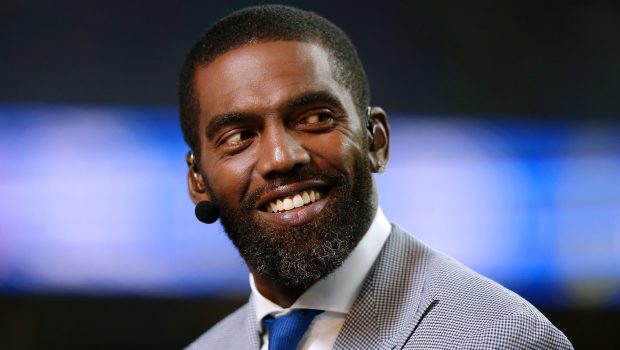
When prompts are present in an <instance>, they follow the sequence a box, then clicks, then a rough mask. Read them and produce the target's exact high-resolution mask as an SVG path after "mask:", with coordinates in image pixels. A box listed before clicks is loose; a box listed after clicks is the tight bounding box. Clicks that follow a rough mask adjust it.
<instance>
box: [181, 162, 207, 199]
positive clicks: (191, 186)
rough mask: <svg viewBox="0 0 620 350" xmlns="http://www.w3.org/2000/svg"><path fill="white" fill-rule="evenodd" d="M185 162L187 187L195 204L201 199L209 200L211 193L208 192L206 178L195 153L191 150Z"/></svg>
mask: <svg viewBox="0 0 620 350" xmlns="http://www.w3.org/2000/svg"><path fill="white" fill-rule="evenodd" d="M185 162H186V164H187V168H188V169H187V189H188V192H189V197H190V198H191V199H192V202H194V204H197V203H198V202H200V201H205V200H209V194H208V193H207V186H206V185H205V181H204V178H203V177H202V174H201V173H200V171H199V170H198V164H197V163H196V161H195V159H194V154H193V153H192V152H191V151H190V152H187V154H186V155H185Z"/></svg>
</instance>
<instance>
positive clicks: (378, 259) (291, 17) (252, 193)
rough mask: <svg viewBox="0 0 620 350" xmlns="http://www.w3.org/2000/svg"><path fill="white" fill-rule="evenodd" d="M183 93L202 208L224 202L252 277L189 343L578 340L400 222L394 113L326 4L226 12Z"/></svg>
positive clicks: (519, 345)
mask: <svg viewBox="0 0 620 350" xmlns="http://www.w3.org/2000/svg"><path fill="white" fill-rule="evenodd" d="M179 97H180V112H181V125H182V128H183V132H184V136H185V139H186V141H187V143H188V145H189V146H190V147H191V149H192V153H191V154H190V156H189V157H188V165H189V166H190V170H189V173H188V183H189V192H190V196H191V198H192V200H193V202H194V203H195V204H197V216H198V217H199V218H201V219H202V220H206V221H213V219H214V217H210V218H209V217H207V218H205V216H209V215H210V214H212V212H210V209H212V208H215V207H217V208H219V211H220V212H221V217H220V219H221V223H222V225H223V226H224V228H225V230H226V232H227V234H228V236H229V237H230V239H231V240H232V242H233V243H234V245H235V246H236V247H237V249H238V250H239V253H240V254H241V256H242V257H243V259H244V260H245V262H246V264H247V266H248V268H249V270H250V285H251V288H252V295H251V297H250V300H249V302H248V303H247V304H246V305H244V306H243V307H241V308H240V309H239V310H237V311H236V312H234V313H233V314H231V315H230V316H228V317H227V318H226V319H224V320H223V321H221V322H220V323H218V324H217V325H216V326H214V327H213V328H212V329H211V330H210V331H208V332H207V333H205V334H204V335H202V336H201V337H200V338H199V339H197V340H196V341H195V342H194V343H193V344H191V345H190V347H189V348H190V349H295V348H301V349H331V348H336V349H396V348H398V349H402V348H408V349H428V348H441V349H448V348H450V349H474V348H476V349H478V348H502V349H504V348H508V349H526V348H527V349H529V348H531V349H541V348H544V349H570V348H572V347H571V345H570V343H569V342H568V340H567V339H566V338H565V337H564V335H563V334H562V333H561V332H560V331H559V330H557V329H556V328H555V327H554V326H553V325H552V324H551V323H550V322H549V321H548V320H547V319H546V318H545V317H544V316H543V315H542V314H540V313H539V312H538V311H537V310H536V309H535V308H534V307H533V306H531V305H530V304H529V303H528V302H526V301H525V300H523V299H521V298H520V297H519V296H517V295H516V294H514V293H512V292H510V291H508V290H506V289H504V288H503V287H501V286H500V285H498V284H496V283H494V282H492V281H490V280H488V279H486V278H484V277H482V276H480V275H478V274H476V273H474V272H472V271H470V270H468V269H467V268H465V267H464V266H462V265H460V264H459V263H457V262H455V261H453V260H451V259H450V258H448V257H446V256H444V255H442V254H440V253H438V252H435V251H433V250H432V249H430V248H428V247H426V246H424V245H423V244H422V243H420V242H418V241H417V240H415V239H414V238H413V237H411V236H410V235H408V234H407V233H405V232H404V231H403V230H402V229H401V228H399V227H398V226H396V225H390V224H389V222H388V221H387V219H386V218H385V216H384V214H383V213H382V212H381V209H380V208H379V207H378V203H377V193H376V188H375V184H374V182H373V179H372V175H371V173H372V172H375V173H376V172H383V171H384V169H385V166H386V164H387V161H388V150H389V140H390V132H389V126H388V123H387V117H386V115H385V113H384V111H383V110H382V109H381V108H378V107H370V97H369V89H368V83H367V80H366V76H365V73H364V70H363V68H362V65H361V63H360V61H359V58H358V56H357V53H356V51H355V48H354V47H353V45H352V44H351V42H350V41H349V39H348V38H347V37H346V35H345V34H344V33H343V32H342V31H341V30H340V29H338V28H337V27H336V26H334V25H333V24H331V23H330V22H328V21H327V20H326V19H324V18H322V17H320V16H318V15H316V14H313V13H309V12H305V11H301V10H298V9H294V8H290V7H284V6H260V7H251V8H247V9H243V10H241V11H238V12H235V13H233V14H231V15H229V16H227V17H225V18H223V19H221V20H220V21H218V22H217V23H215V24H214V25H213V26H212V27H211V28H210V29H209V30H208V31H207V32H206V33H205V34H204V36H203V37H202V38H201V39H200V40H199V41H198V42H197V43H196V44H195V46H194V47H193V49H192V50H191V52H190V53H189V55H188V57H187V59H186V62H185V65H184V67H183V69H182V72H181V81H180V94H179ZM403 205H406V203H403ZM204 208H207V212H205V211H204Z"/></svg>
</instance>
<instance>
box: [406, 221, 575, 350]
mask: <svg viewBox="0 0 620 350" xmlns="http://www.w3.org/2000/svg"><path fill="white" fill-rule="evenodd" d="M396 230H400V229H398V228H396ZM402 233H405V232H404V231H402V230H400V234H401V237H400V238H399V239H400V240H401V241H403V242H402V244H400V247H401V249H403V250H412V249H414V250H416V251H417V252H418V253H417V254H423V255H424V257H423V258H422V259H418V261H419V262H421V263H422V264H423V266H421V267H420V266H418V267H417V268H413V267H405V268H404V269H405V271H408V272H409V273H415V274H418V275H420V276H423V277H422V278H421V279H420V280H418V282H419V283H421V284H422V292H421V295H420V298H421V299H423V300H427V301H432V308H430V309H429V310H428V311H427V313H426V315H425V316H424V319H422V320H421V321H420V322H419V324H418V327H417V330H416V331H415V333H414V336H413V337H412V341H413V340H414V339H415V340H416V341H421V342H422V343H425V342H426V341H428V342H430V343H432V344H435V343H436V342H437V341H438V340H440V342H441V344H443V345H445V346H448V345H449V347H454V348H458V349H461V348H462V349H469V348H472V349H474V348H489V347H490V348H508V349H510V348H512V346H516V345H518V346H517V347H516V348H545V349H572V347H571V345H570V342H568V340H567V339H566V337H565V336H564V334H562V332H561V331H559V330H558V329H557V328H556V327H555V326H553V324H551V322H550V321H549V320H547V318H546V317H545V316H544V315H543V314H541V313H540V312H539V311H538V310H537V309H536V308H535V307H534V306H533V305H531V304H530V303H529V302H528V301H526V300H525V299H523V298H522V297H520V296H519V295H517V294H516V293H514V292H512V291H510V290H508V289H507V288H505V287H503V286H502V285H500V284H499V283H497V282H495V281H492V280H490V279H488V278H486V277H484V276H482V275H480V274H478V273H476V272H474V271H472V270H471V269H469V268H467V267H466V266H464V265H463V264H461V263H460V262H458V261H456V260H454V259H452V258H451V257H449V256H447V255H445V254H443V253H441V252H438V251H435V250H433V249H431V248H429V247H426V246H425V245H424V244H422V243H421V242H419V241H417V240H416V239H415V238H413V237H411V236H409V235H408V234H407V237H403V236H402ZM405 234H406V233H405ZM404 241H407V243H406V244H405V242H404ZM401 254H403V253H401ZM405 254H407V253H405ZM528 344H530V346H528ZM429 345H430V344H429Z"/></svg>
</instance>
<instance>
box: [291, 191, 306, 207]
mask: <svg viewBox="0 0 620 350" xmlns="http://www.w3.org/2000/svg"><path fill="white" fill-rule="evenodd" d="M293 205H294V206H295V208H299V207H301V206H302V205H304V200H303V199H301V196H300V195H298V194H296V195H295V197H293Z"/></svg>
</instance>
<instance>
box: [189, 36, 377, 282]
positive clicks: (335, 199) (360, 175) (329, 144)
mask: <svg viewBox="0 0 620 350" xmlns="http://www.w3.org/2000/svg"><path fill="white" fill-rule="evenodd" d="M194 83H195V88H196V97H197V98H198V100H199V104H200V120H199V125H198V130H199V135H200V140H201V152H200V154H201V157H200V160H199V165H200V171H201V173H202V175H203V178H204V182H205V185H206V189H207V191H206V192H205V193H204V194H203V195H201V196H198V197H196V196H195V197H194V200H195V201H197V200H203V199H208V200H211V201H213V202H214V203H216V204H217V205H218V206H219V208H220V211H221V221H222V224H223V225H224V228H225V229H226V232H227V233H228V235H229V236H230V238H231V240H232V241H233V243H234V244H235V245H236V246H237V248H238V249H239V251H240V253H241V255H242V256H243V258H244V259H245V261H246V263H247V264H248V266H249V268H250V269H251V270H252V271H253V272H254V273H257V274H259V275H261V276H263V277H265V278H268V279H270V280H272V281H274V282H277V283H280V284H282V285H286V286H308V285H310V284H312V283H314V282H316V281H317V280H318V279H320V278H322V277H324V276H325V275H327V274H328V273H329V272H331V271H333V270H334V269H335V268H337V267H338V266H339V265H340V264H341V263H342V261H343V260H344V259H345V258H346V256H347V255H348V254H349V253H350V252H351V250H352V249H353V248H354V247H355V245H356V244H357V242H358V241H359V239H360V238H361V237H362V236H363V234H364V233H365V232H366V230H367V229H368V227H369V225H370V222H371V221H372V217H373V214H374V212H375V210H376V199H375V197H376V196H375V194H374V193H375V191H374V185H373V182H372V176H371V174H370V173H371V171H370V169H371V165H370V162H369V157H368V155H369V136H368V132H367V131H366V128H365V127H364V123H362V121H361V120H362V119H361V118H360V116H359V115H358V114H357V111H356V108H355V106H354V103H353V101H352V98H351V95H350V93H349V91H348V90H347V89H346V88H345V87H343V86H341V85H340V84H339V83H338V82H336V80H334V78H333V76H332V69H331V68H330V62H329V59H328V54H327V52H326V51H325V50H324V49H323V48H321V47H320V46H317V45H313V44H310V43H303V42H297V41H271V42H263V43H255V44H248V45H245V46H243V47H241V48H238V49H234V50H231V51H229V52H227V53H225V54H223V55H221V56H219V57H218V58H217V59H216V60H215V61H213V62H212V63H210V64H208V65H207V66H205V67H202V68H199V69H198V70H197V71H196V78H195V82H194ZM364 120H365V119H364ZM190 191H191V188H190Z"/></svg>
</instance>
